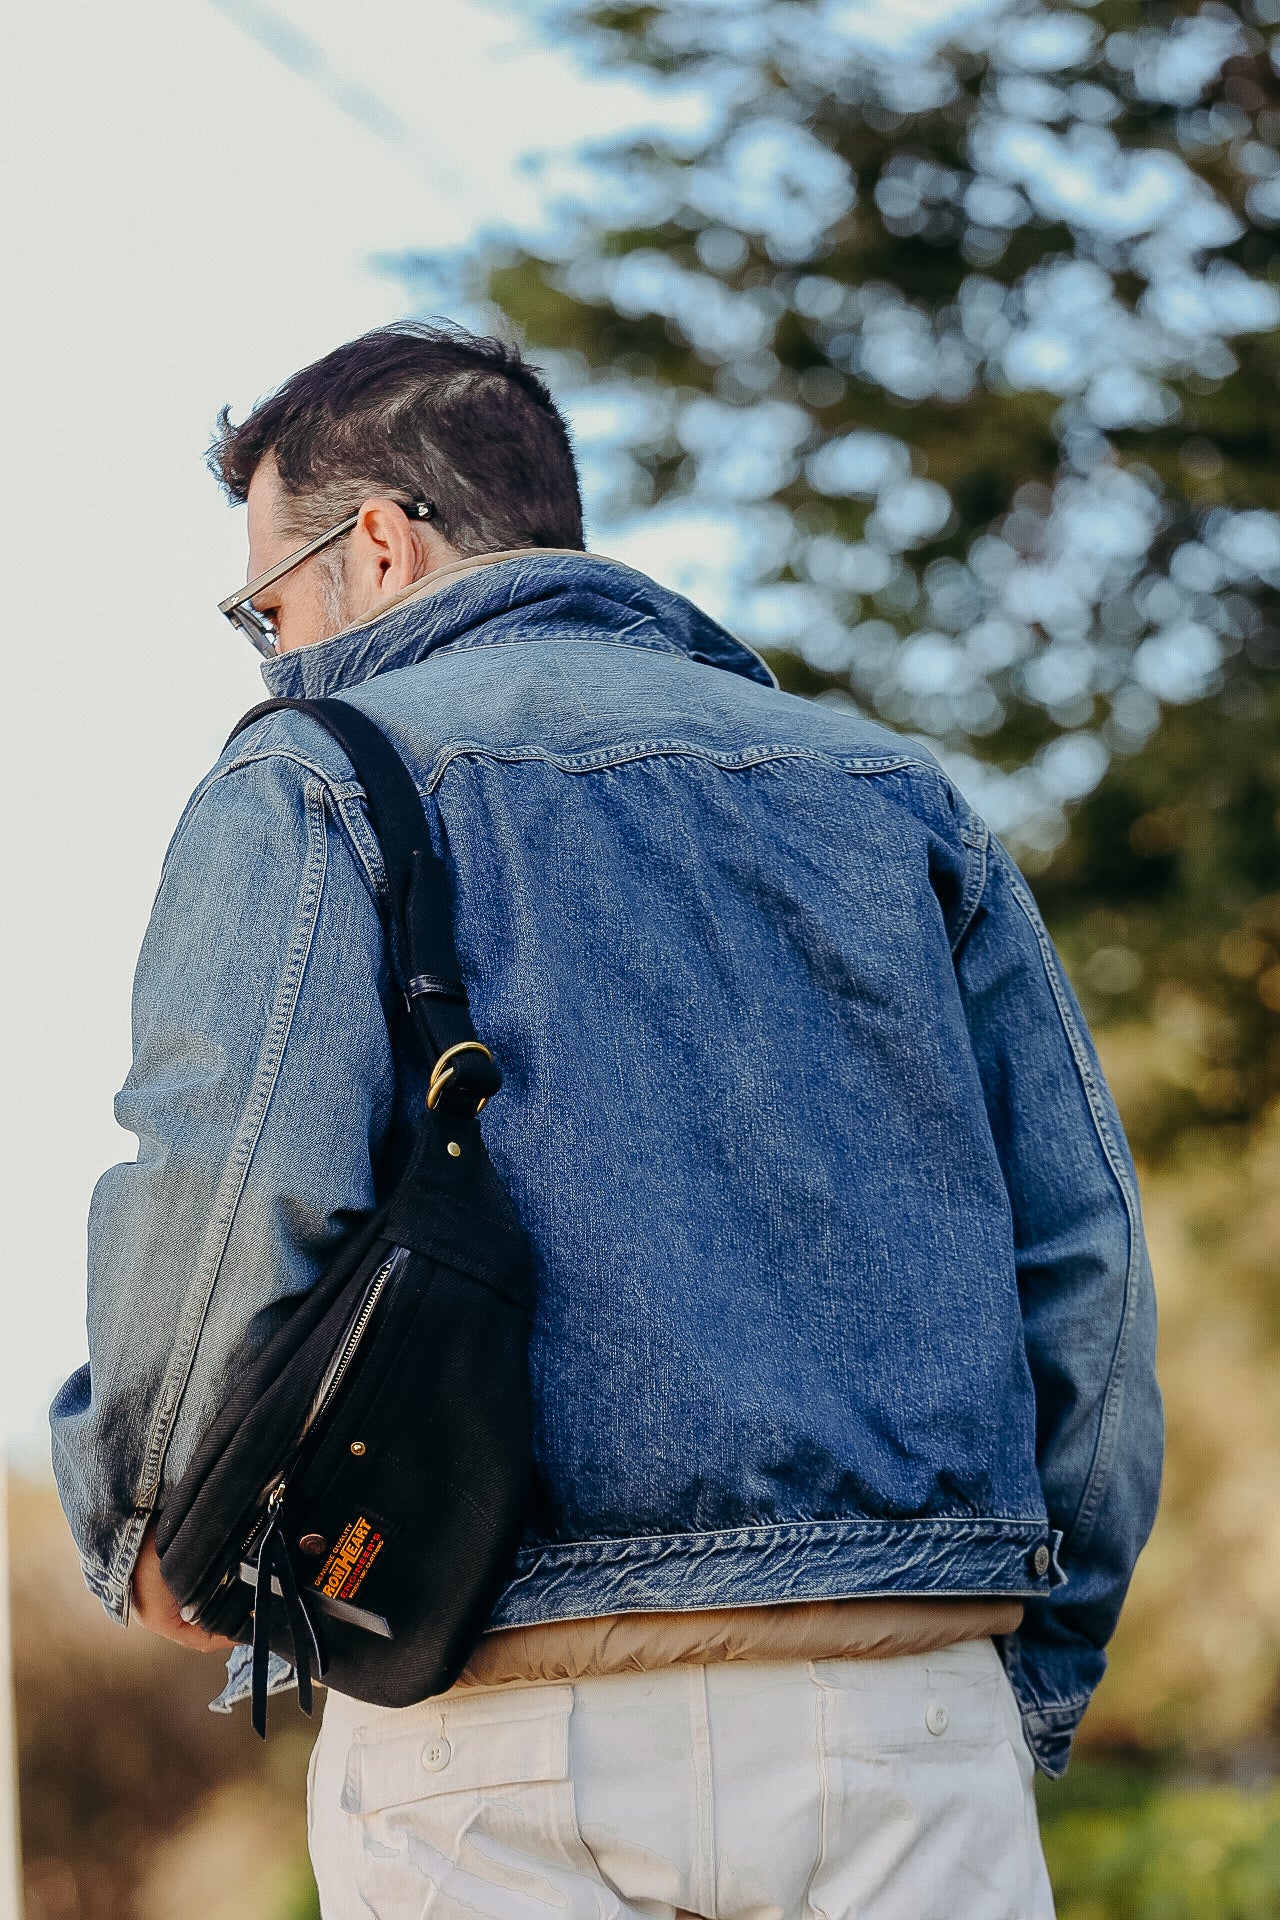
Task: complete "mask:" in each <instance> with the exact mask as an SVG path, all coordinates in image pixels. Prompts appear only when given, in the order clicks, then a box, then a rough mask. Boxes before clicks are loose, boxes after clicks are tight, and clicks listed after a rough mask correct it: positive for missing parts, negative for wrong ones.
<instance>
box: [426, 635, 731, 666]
mask: <svg viewBox="0 0 1280 1920" xmlns="http://www.w3.org/2000/svg"><path fill="white" fill-rule="evenodd" d="M632 632H634V628H628V633H632ZM531 640H532V641H534V642H535V644H536V643H538V642H543V641H547V642H551V643H553V644H554V645H555V646H558V647H564V646H576V647H614V648H624V649H626V650H628V651H630V652H634V651H635V650H636V648H640V649H641V651H642V652H645V653H665V654H668V655H669V656H671V657H672V658H673V659H676V660H689V661H691V662H692V664H693V665H695V666H697V665H698V664H699V662H697V661H695V660H694V659H693V655H692V654H691V653H688V652H687V651H686V650H685V648H684V647H677V646H675V645H673V644H672V642H671V641H670V640H665V639H663V638H662V637H661V635H659V636H658V637H657V638H656V639H652V640H645V639H626V640H614V639H612V638H610V637H609V636H608V635H607V634H601V633H577V632H569V633H563V634H560V633H552V632H549V631H548V632H545V633H538V634H536V635H533V634H522V633H513V634H511V635H509V636H506V637H504V638H502V639H491V640H486V639H483V638H481V637H479V636H478V635H477V636H475V637H471V636H469V635H468V636H465V637H463V636H460V637H459V638H458V639H457V640H446V641H444V642H443V643H442V644H441V645H440V646H436V647H432V648H431V651H430V652H429V653H428V654H427V655H426V656H425V658H426V659H428V660H431V659H437V660H439V659H443V658H444V657H445V656H446V655H447V654H450V653H478V652H479V651H480V650H481V649H482V648H485V647H489V648H493V649H494V650H496V649H497V648H499V647H525V646H528V645H529V643H530V641H531Z"/></svg>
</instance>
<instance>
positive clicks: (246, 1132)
mask: <svg viewBox="0 0 1280 1920" xmlns="http://www.w3.org/2000/svg"><path fill="white" fill-rule="evenodd" d="M304 804H305V810H306V823H307V857H306V862H305V865H304V869H303V874H302V881H301V885H300V888H299V893H298V903H297V906H296V908H295V910H294V914H295V918H294V928H293V933H292V936H291V939H290V944H289V951H288V955H287V957H286V960H285V965H284V969H283V972H282V974H281V978H280V984H279V987H278V988H277V991H276V998H275V1004H274V1006H273V1008H272V1010H271V1017H270V1020H269V1022H268V1025H267V1031H266V1034H265V1035H264V1038H263V1042H262V1047H261V1049H260V1051H259V1055H258V1061H257V1065H256V1067H255V1069H254V1075H253V1080H252V1082H251V1084H250V1089H249V1094H248V1098H247V1100H246V1103H245V1106H244V1108H243V1110H242V1112H241V1116H240V1120H239V1124H238V1127H237V1130H236V1133H235V1135H234V1138H233V1141H232V1145H231V1150H230V1152H229V1154H228V1156H227V1161H226V1165H225V1167H224V1169H223V1174H222V1178H221V1179H220V1181H219V1183H218V1187H217V1190H216V1192H215V1194H214V1202H213V1211H212V1216H211V1218H210V1221H209V1225H208V1227H207V1229H206V1231H205V1236H204V1241H203V1243H202V1245H201V1248H200V1253H199V1255H198V1257H197V1259H196V1262H195V1273H194V1278H193V1279H192V1282H191V1285H190V1286H189V1288H188V1290H187V1297H186V1301H185V1303H184V1305H183V1310H182V1313H181V1315H180V1317H179V1321H178V1329H177V1334H176V1336H175V1339H174V1346H173V1354H172V1357H171V1359H170V1362H169V1367H168V1370H167V1372H166V1374H165V1378H164V1380H163V1382H162V1384H161V1390H160V1412H159V1414H158V1416H157V1418H156V1421H155V1424H154V1426H153V1428H152V1433H151V1438H150V1441H149V1444H148V1447H147V1452H146V1455H145V1458H144V1461H143V1469H142V1478H141V1485H140V1488H139V1492H138V1497H137V1500H136V1502H135V1508H136V1509H137V1511H136V1512H135V1516H134V1519H133V1521H132V1522H131V1524H130V1526H129V1527H128V1528H127V1529H126V1534H125V1545H126V1547H127V1546H128V1543H129V1542H130V1539H131V1537H133V1536H135V1535H136V1538H137V1539H140V1538H141V1534H142V1531H143V1529H144V1528H145V1524H146V1517H147V1511H148V1509H149V1508H150V1505H151V1502H152V1499H153V1498H154V1495H155V1492H156V1489H157V1487H158V1486H159V1484H160V1477H161V1472H162V1469H163V1466H164V1458H165V1454H166V1451H167V1449H168V1445H169V1441H170V1438H171V1436H172V1432H173V1427H174V1424H175V1422H176V1420H177V1416H178V1410H179V1408H180V1407H181V1404H182V1396H183V1394H184V1393H185V1391H186V1387H187V1383H188V1381H189V1379H190V1374H191V1367H192V1364H193V1362H194V1359H195V1355H196V1350H197V1347H198V1344H199V1339H200V1334H201V1332H202V1331H203V1328H204V1323H205V1319H206V1317H207V1315H208V1311H209V1303H210V1301H211V1299H212V1297H213V1291H214V1287H215V1286H216V1284H217V1280H218V1275H219V1272H220V1269H221V1265H222V1260H223V1256H224V1254H225V1252H226V1247H227V1241H228V1239H229V1238H230V1234H231V1228H232V1225H233V1223H234V1221H235V1215H236V1209H237V1207H238V1205H239V1203H240V1198H241V1195H242V1193H243V1190H244V1182H245V1178H246V1176H247V1174H248V1170H249V1165H250V1162H251V1160H252V1158H253V1153H254V1149H255V1147H256V1145H257V1142H258V1138H259V1136H260V1134H261V1130H262V1125H263V1122H264V1120H265V1119H266V1115H267V1109H268V1107H269V1106H270V1103H271V1096H272V1094H273V1092H274V1091H275V1085H276V1081H277V1079H278V1077H279V1072H280V1064H281V1061H282V1060H283V1058H284V1051H285V1046H286V1044H287V1042H288V1038H289V1030H290V1027H291V1025H292V1022H293V1015H294V1010H295V1008H296V1006H297V1002H298V995H299V992H300V989H301V986H302V980H303V975H304V973H305V971H306V963H307V960H308V958H309V956H310V952H311V943H312V940H313V937H314V933H315V927H316V922H317V920H318V918H319V908H320V901H321V897H322V895H323V891H324V877H325V870H326V865H327V854H328V848H327V834H326V822H325V808H324V796H323V792H322V790H321V789H320V788H319V787H318V786H316V785H313V784H309V785H308V787H307V789H306V792H305V794H304ZM134 1544H135V1550H136V1541H135V1542H134ZM124 1561H125V1554H124V1552H122V1553H120V1554H119V1555H118V1556H117V1569H120V1570H122V1571H123V1572H124V1574H125V1577H126V1582H127V1577H128V1568H127V1567H126V1566H125V1565H124Z"/></svg>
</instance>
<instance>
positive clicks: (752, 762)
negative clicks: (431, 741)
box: [425, 740, 945, 794]
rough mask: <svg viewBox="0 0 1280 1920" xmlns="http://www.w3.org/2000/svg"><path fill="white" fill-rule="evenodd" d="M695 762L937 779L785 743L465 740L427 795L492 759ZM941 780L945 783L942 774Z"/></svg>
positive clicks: (891, 760) (595, 767)
mask: <svg viewBox="0 0 1280 1920" xmlns="http://www.w3.org/2000/svg"><path fill="white" fill-rule="evenodd" d="M655 759H690V760H700V761H703V762H704V763H705V764H707V765H708V766H714V767H719V768H720V769H721V770H722V771H724V772H726V773H737V772H743V771H747V770H749V769H751V768H753V767H758V766H762V765H763V764H765V763H766V762H767V761H772V760H805V761H808V762H810V763H811V764H813V765H818V766H825V767H829V768H830V769H831V770H832V771H834V772H837V773H895V772H898V771H899V770H900V769H902V768H904V767H911V768H913V769H914V768H918V769H919V770H920V772H922V773H929V774H932V773H933V772H934V769H933V768H932V767H929V766H926V765H925V764H924V763H922V762H920V761H916V760H913V759H912V758H911V757H910V756H909V755H907V754H834V753H822V752H819V751H816V750H815V749H814V748H812V747H797V746H791V745H789V744H782V743H761V744H757V745H753V746H749V747H738V748H735V749H734V750H733V752H731V753H728V752H717V751H716V750H715V749H714V748H711V747H706V746H703V745H702V744H701V743H700V742H698V741H694V740H631V741H627V742H625V743H615V744H614V745H613V746H608V747H593V748H592V749H591V750H590V751H589V752H586V753H552V752H550V751H549V750H548V749H547V748H546V747H535V746H528V747H489V746H484V745H483V744H482V743H481V742H480V741H459V742H458V743H457V744H456V745H453V746H450V747H447V748H445V749H444V751H443V752H442V753H441V754H440V755H439V756H438V758H437V759H436V760H435V762H434V764H433V765H432V768H431V771H430V773H429V775H428V777H427V783H426V789H425V791H426V792H427V793H428V794H430V793H434V791H435V789H436V788H437V787H438V786H439V785H440V782H441V780H442V779H443V777H444V775H445V774H446V773H447V772H448V770H449V768H450V767H451V766H452V765H453V763H454V762H455V761H457V760H488V761H493V762H495V763H497V764H498V765H506V766H515V765H519V764H521V763H523V762H536V763H540V764H542V765H543V766H548V767H555V768H557V769H558V770H559V771H560V772H561V773H598V772H604V771H606V770H608V769H609V768H611V767H621V766H627V765H630V764H631V763H632V762H634V761H638V760H655ZM937 777H938V778H939V779H943V778H945V776H944V775H942V774H941V773H940V772H939V773H938V775H937Z"/></svg>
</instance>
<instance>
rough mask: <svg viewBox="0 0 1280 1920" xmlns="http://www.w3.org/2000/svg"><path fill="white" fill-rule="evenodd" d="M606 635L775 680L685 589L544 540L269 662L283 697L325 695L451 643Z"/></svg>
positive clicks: (266, 672) (269, 676) (269, 680)
mask: <svg viewBox="0 0 1280 1920" xmlns="http://www.w3.org/2000/svg"><path fill="white" fill-rule="evenodd" d="M601 639H606V640H609V641H612V642H614V643H615V644H622V645H626V646H635V647H647V648H650V649H653V650H656V651H658V652H664V653H678V654H684V655H686V656H687V657H688V658H689V659H692V660H699V661H702V662H703V663H704V664H705V665H707V666H713V667H722V668H724V669H725V670H726V671H727V672H729V673H738V674H741V675H743V677H744V678H746V679H749V680H755V681H757V682H759V683H760V684H761V685H762V686H774V685H776V682H775V680H774V678H773V675H772V674H771V673H770V671H769V669H768V668H767V667H766V666H765V664H764V662H763V661H762V660H761V659H760V658H759V656H758V655H757V654H755V653H753V652H752V651H751V649H750V648H749V647H746V646H744V645H743V644H742V642H741V641H740V640H735V639H734V637H733V635H732V634H730V633H727V632H726V631H725V629H724V628H723V627H722V626H720V625H719V623H718V622H717V621H715V620H712V619H711V618H710V617H709V615H707V614H705V613H702V612H700V611H699V609H698V608H697V607H695V606H694V605H693V603H692V602H691V601H689V600H686V599H685V598H684V596H683V595H682V594H678V593H672V592H670V591H669V590H668V589H667V588H666V587H661V586H659V585H658V584H657V582H656V581H654V580H650V579H649V578H648V576H647V575H646V574H643V573H637V572H636V571H635V570H634V569H633V568H631V567H627V566H623V565H622V563H621V562H620V561H618V560H606V559H603V558H601V557H600V556H599V555H597V554H588V553H583V554H578V553H572V554H567V553H548V552H540V551H538V550H537V549H530V551H529V553H528V556H527V557H525V556H523V555H522V556H520V557H518V558H514V559H509V560H501V561H498V562H496V563H495V564H493V565H491V566H486V567H483V568H481V569H480V570H479V571H478V572H476V573H470V574H465V575H463V576H462V577H460V578H459V579H457V580H454V581H451V582H448V583H447V584H446V585H444V586H443V587H441V588H440V589H439V590H438V591H437V592H435V593H433V594H429V595H424V596H422V597H421V598H414V599H410V600H407V601H402V602H401V603H400V604H399V605H398V606H396V607H392V608H390V609H389V610H388V611H387V612H385V613H383V614H380V615H378V616H377V617H376V618H375V619H373V620H371V621H369V622H368V623H367V624H366V625H365V626H361V627H349V628H348V629H347V630H346V632H345V633H339V634H335V635H334V637H333V638H332V639H331V640H323V641H321V642H320V644H319V645H318V646H314V647H300V648H298V649H296V650H295V651H294V652H292V653H284V654H279V655H277V656H276V657H275V658H274V659H271V660H268V661H266V662H265V663H264V665H263V668H262V677H263V679H264V680H265V681H266V684H267V687H268V688H269V690H270V691H271V693H272V694H274V695H275V696H276V697H277V698H282V697H283V698H287V699H300V698H301V699H316V698H319V697H323V696H325V695H329V694H335V693H341V692H342V691H343V689H344V688H347V687H353V686H358V685H359V684H360V683H361V681H364V680H370V679H372V678H373V676H374V675H375V674H378V673H388V672H390V671H392V670H393V669H394V668H397V667H410V666H414V665H416V664H417V662H418V661H420V660H425V659H426V657H427V656H428V654H432V653H438V652H439V651H440V650H441V649H442V648H444V647H456V646H468V647H474V646H500V645H504V644H507V643H510V642H512V641H518V640H601Z"/></svg>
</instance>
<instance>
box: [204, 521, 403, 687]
mask: <svg viewBox="0 0 1280 1920" xmlns="http://www.w3.org/2000/svg"><path fill="white" fill-rule="evenodd" d="M387 498H388V499H389V500H390V499H391V496H390V495H387ZM391 505H392V506H393V507H399V508H400V511H401V512H402V513H404V514H405V515H407V517H408V518H409V519H410V520H430V519H431V518H432V517H433V515H434V514H435V511H436V507H435V502H434V501H433V500H409V501H404V500H391ZM364 508H365V502H364V501H361V503H360V505H359V507H358V508H357V509H356V511H355V512H354V513H351V514H348V515H347V518H346V519H345V520H340V521H339V522H338V524H337V526H336V527H329V528H328V529H327V530H326V531H325V532H324V533H318V534H317V535H316V537H315V539H314V540H308V541H307V544H306V546H305V547H299V548H298V550H297V552H296V553H291V554H288V555H287V556H286V557H285V558H284V559H283V560H278V561H277V562H276V564H275V566H274V567H268V568H267V570H266V572H265V573H260V574H259V575H258V577H257V579H256V580H250V581H249V583H248V585H247V586H243V587H241V588H240V590H239V592H238V593H231V594H228V595H227V598H226V599H225V600H219V602H218V612H219V613H220V614H222V615H223V617H224V618H225V619H227V620H229V621H230V622H231V624H232V626H233V627H234V628H235V629H236V631H237V632H238V633H242V634H244V636H245V638H246V639H247V640H248V641H249V643H250V645H251V646H253V647H254V648H256V650H257V651H258V652H259V653H260V654H261V655H262V657H263V659H264V660H274V658H275V656H276V654H277V652H278V651H279V645H278V642H275V641H273V640H272V639H271V638H270V637H269V635H268V633H267V630H266V628H265V627H263V626H259V624H258V622H259V620H260V619H263V618H264V616H263V615H261V614H259V613H258V610H257V608H256V607H254V606H253V604H252V603H253V601H254V600H255V599H256V598H257V596H258V595H259V594H260V593H265V592H266V590H267V588H268V587H274V585H275V584H276V581H277V580H283V579H284V577H285V575H286V574H287V573H292V572H293V570H294V568H295V567H300V566H301V565H302V563H303V561H304V560H310V558H311V556H312V554H315V553H321V552H323V550H324V549H325V547H328V546H332V544H333V542H334V541H335V540H341V538H342V536H343V534H345V533H350V531H351V529H352V528H353V527H354V526H355V524H356V521H357V520H358V519H359V518H360V515H361V514H362V513H363V512H364Z"/></svg>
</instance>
